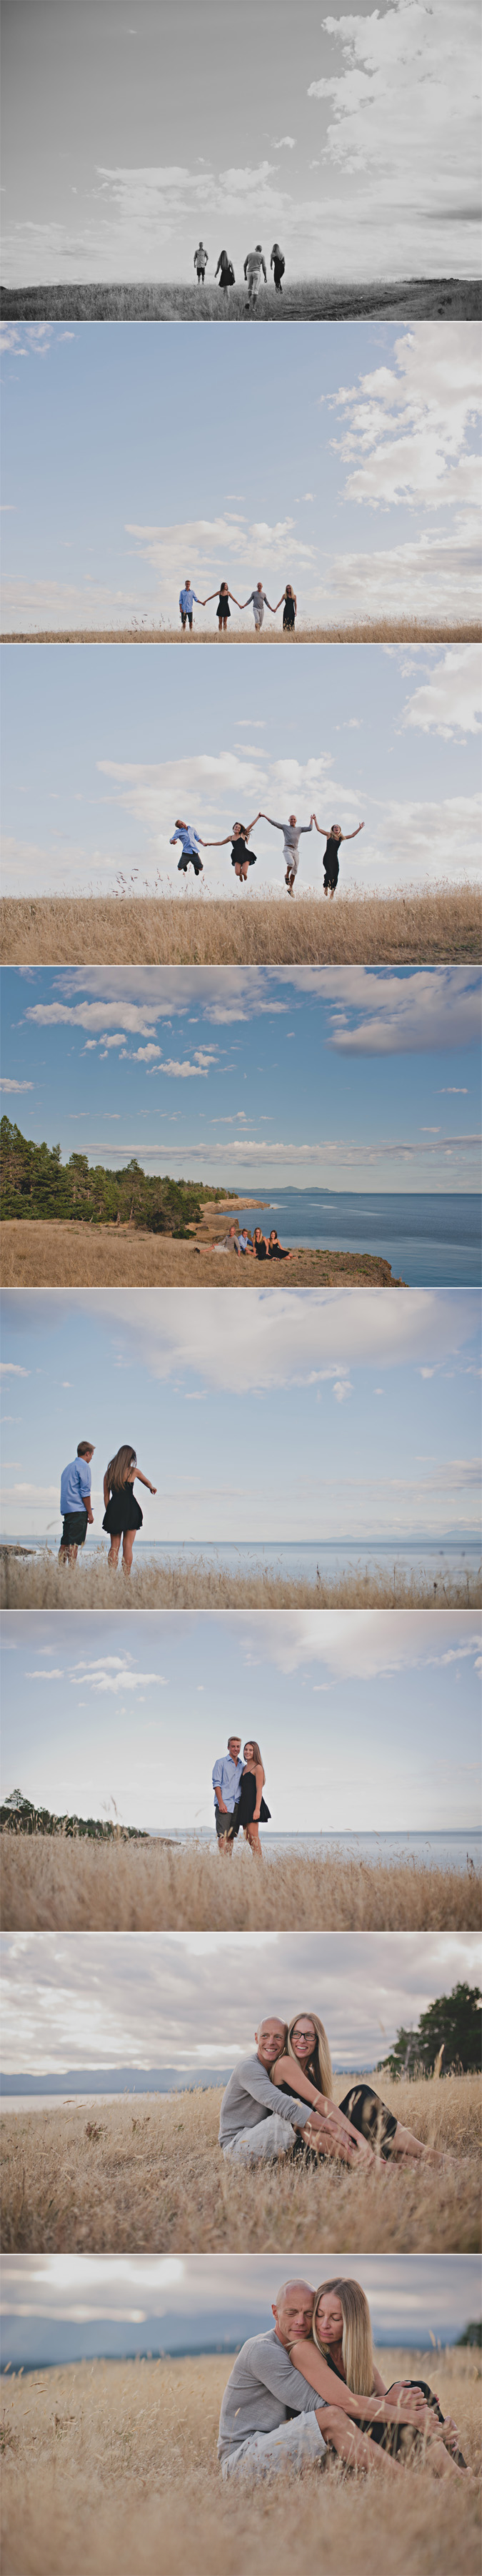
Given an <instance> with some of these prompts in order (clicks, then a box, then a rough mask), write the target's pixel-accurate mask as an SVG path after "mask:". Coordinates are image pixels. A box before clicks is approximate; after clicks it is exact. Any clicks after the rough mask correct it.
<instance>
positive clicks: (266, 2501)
mask: <svg viewBox="0 0 482 2576" xmlns="http://www.w3.org/2000/svg"><path fill="white" fill-rule="evenodd" d="M313 2262H314V2274H313V2277H314V2278H316V2272H317V2257H312V2263H313ZM376 2358H377V2361H378V2365H379V2368H380V2370H381V2372H382V2376H383V2379H384V2381H385V2383H386V2385H390V2384H391V2383H392V2381H393V2380H395V2379H398V2378H401V2377H402V2376H406V2377H409V2378H415V2377H416V2374H417V2370H418V2371H419V2372H420V2376H421V2377H422V2378H423V2379H429V2381H430V2382H431V2385H432V2387H434V2386H435V2387H436V2389H437V2391H438V2395H439V2399H440V2403H441V2405H442V2407H443V2409H444V2411H445V2412H446V2413H447V2414H451V2415H453V2417H454V2419H455V2421H456V2423H457V2427H458V2431H459V2435H460V2441H461V2445H462V2449H463V2452H464V2458H465V2459H466V2460H467V2463H468V2466H469V2468H470V2470H471V2471H472V2474H474V2472H475V2473H476V2474H477V2476H478V2477H479V2476H480V2364H479V2362H478V2359H477V2356H476V2354H474V2353H473V2352H471V2351H470V2350H468V2349H467V2348H465V2349H462V2350H461V2351H458V2350H455V2351H454V2350H453V2349H452V2350H449V2351H439V2352H437V2355H436V2358H435V2356H434V2353H433V2349H430V2350H429V2352H428V2353H427V2352H425V2353H423V2354H422V2353H420V2354H419V2353H415V2352H413V2351H409V2352H403V2351H402V2350H400V2349H396V2348H394V2349H393V2350H392V2351H387V2350H386V2349H385V2348H384V2349H383V2350H382V2351H380V2352H378V2353H377V2355H376ZM232 2359H233V2356H232V2355H227V2354H224V2355H222V2354H217V2353H207V2354H203V2353H200V2354H199V2355H196V2356H193V2355H189V2356H187V2357H185V2358H184V2357H183V2358H181V2359H180V2360H170V2359H168V2358H165V2359H162V2360H158V2361H155V2360H152V2361H151V2360H147V2359H146V2360H138V2361H124V2362H111V2361H97V2362H95V2363H92V2362H90V2361H84V2362H80V2363H77V2364H73V2363H72V2364H71V2365H70V2367H64V2368H59V2369H50V2370H45V2371H36V2372H32V2373H29V2374H28V2375H27V2376H26V2377H21V2376H20V2374H17V2375H16V2377H15V2378H13V2379H10V2378H8V2379H7V2380H4V2383H3V2397H4V2415H3V2434H2V2444H3V2450H4V2461H3V2473H2V2488H3V2576H85V2570H86V2568H88V2570H89V2576H112V2571H113V2570H114V2569H115V2571H116V2576H133V2570H134V2569H135V2576H178V2570H179V2568H180V2567H181V2568H184V2567H186V2568H189V2567H190V2565H191V2562H192V2557H193V2551H194V2554H195V2564H196V2571H197V2576H246V2569H247V2568H248V2569H249V2571H250V2576H293V2568H294V2567H296V2571H297V2576H312V2569H313V2567H317V2566H318V2563H319V2557H320V2539H322V2564H323V2570H324V2576H340V2570H341V2569H345V2568H346V2569H349V2568H351V2567H358V2566H362V2567H366V2568H369V2569H370V2576H407V2571H408V2570H410V2576H454V2569H455V2568H456V2567H458V2566H460V2567H461V2568H462V2567H463V2570H464V2576H479V2561H480V2527H479V2498H478V2495H477V2490H476V2489H475V2488H474V2487H473V2486H472V2483H471V2485H470V2487H469V2486H468V2485H467V2486H465V2484H464V2485H463V2484H462V2482H461V2480H460V2479H458V2478H457V2479H455V2478H454V2479H448V2478H447V2479H444V2480H443V2481H442V2482H441V2483H440V2484H438V2483H437V2482H436V2480H435V2478H434V2477H433V2475H432V2474H431V2472H430V2469H429V2468H428V2467H427V2466H426V2465H422V2461H421V2459H419V2460H417V2459H412V2460H410V2459H409V2460H408V2461H407V2464H406V2465H405V2466H403V2468H401V2470H400V2489H399V2492H398V2494H397V2497H396V2510H395V2509H394V2503H395V2500H394V2494H393V2480H392V2479H390V2480H388V2479H387V2481H386V2484H385V2481H384V2479H382V2477H381V2476H380V2477H379V2476H376V2475H375V2477H374V2479H373V2481H372V2480H367V2479H364V2478H356V2477H355V2476H354V2475H353V2473H351V2472H348V2473H346V2474H345V2475H343V2473H342V2472H341V2471H340V2469H339V2467H338V2465H337V2464H336V2463H335V2461H334V2459H333V2460H331V2461H329V2463H328V2464H327V2465H326V2466H324V2468H323V2470H322V2471H321V2472H320V2471H319V2470H317V2469H315V2468H309V2467H307V2468H305V2470H304V2471H303V2473H302V2477H301V2480H300V2479H299V2478H296V2477H294V2476H293V2475H290V2474H289V2473H288V2474H285V2475H284V2476H283V2477H282V2478H280V2480H279V2481H275V2482H271V2481H269V2482H268V2483H266V2484H264V2483H263V2484H261V2485H256V2486H253V2487H251V2486H248V2487H246V2486H243V2487H240V2488H236V2487H233V2486H228V2485H227V2484H226V2485H225V2484H224V2482H223V2481H222V2480H221V2478H220V2473H219V2467H218V2463H217V2457H216V2440H217V2428H218V2420H219V2410H220V2405H221V2398H222V2395H223V2391H224V2388H225V2386H226V2380H227V2379H228V2377H229V2373H230V2370H231V2368H232ZM320 2475H322V2478H323V2484H322V2487H320Z"/></svg>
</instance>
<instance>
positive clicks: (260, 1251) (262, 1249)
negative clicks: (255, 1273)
mask: <svg viewBox="0 0 482 2576" xmlns="http://www.w3.org/2000/svg"><path fill="white" fill-rule="evenodd" d="M254 1250H255V1253H256V1260H257V1261H267V1259H268V1254H267V1250H266V1244H265V1240H264V1234H262V1236H261V1242H260V1243H255V1245H254Z"/></svg>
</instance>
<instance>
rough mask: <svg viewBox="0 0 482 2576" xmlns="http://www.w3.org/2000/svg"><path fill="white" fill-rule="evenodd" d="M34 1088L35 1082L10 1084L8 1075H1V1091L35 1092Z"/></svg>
mask: <svg viewBox="0 0 482 2576" xmlns="http://www.w3.org/2000/svg"><path fill="white" fill-rule="evenodd" d="M33 1088H34V1086H33V1082H10V1081H9V1079H8V1075H7V1074H6V1073H2V1074H1V1075H0V1091H33Z"/></svg>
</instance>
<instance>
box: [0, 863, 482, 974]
mask: <svg viewBox="0 0 482 2576" xmlns="http://www.w3.org/2000/svg"><path fill="white" fill-rule="evenodd" d="M481 935H482V896H481V889H480V886H478V885H472V884H471V883H469V882H468V881H465V882H462V883H460V882H459V883H458V884H457V885H450V884H449V883H448V882H443V883H441V884H434V885H430V886H426V887H418V886H409V885H405V886H404V887H401V886H398V887H396V888H394V890H393V893H391V894H370V893H364V892H361V891H360V890H359V889H355V891H354V893H353V894H347V893H343V891H341V893H338V894H337V895H336V897H335V900H334V902H333V903H330V902H327V901H326V899H325V897H324V895H323V894H322V893H314V892H313V891H312V890H311V889H310V890H309V891H308V892H307V893H303V891H302V890H301V889H300V888H298V890H297V892H296V896H295V899H294V902H292V901H291V900H290V897H289V896H288V895H287V894H286V893H285V891H284V889H283V891H282V892H280V893H279V894H277V893H271V894H266V895H255V894H254V893H252V891H251V889H250V886H249V880H248V884H247V885H245V886H244V887H243V888H242V890H241V889H239V892H237V893H236V895H235V894H234V893H233V894H231V895H230V896H229V897H220V898H218V897H217V896H215V895H210V894H209V893H208V890H207V886H205V885H204V883H203V884H202V885H201V886H200V885H199V883H197V884H196V885H191V884H190V882H189V879H188V878H186V880H185V883H184V884H183V892H182V895H180V896H175V895H171V894H170V893H167V894H164V893H160V894H156V895H145V896H143V895H136V896H133V895H132V894H130V893H129V890H127V892H126V893H124V894H122V893H118V894H117V895H96V894H94V893H93V892H91V891H90V890H88V891H87V892H86V893H85V894H84V895H79V894H75V895H68V894H56V895H35V896H31V895H24V896H22V895H5V896H4V897H3V899H2V902H1V904H0V940H1V958H2V963H3V965H4V966H41V965H48V966H75V965H77V966H88V965H98V966H137V965H146V966H181V965H182V966H206V965H207V966H215V965H221V966H244V965H257V966H260V965H270V966H281V965H284V966H318V965H330V966H357V965H391V966H397V965H400V966H403V965H421V964H423V965H434V964H437V963H439V964H440V963H446V962H447V961H448V962H449V963H451V964H455V965H462V964H465V963H467V961H469V960H470V959H472V958H477V959H479V957H480V948H481Z"/></svg>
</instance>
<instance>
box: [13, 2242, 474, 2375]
mask: <svg viewBox="0 0 482 2576" xmlns="http://www.w3.org/2000/svg"><path fill="white" fill-rule="evenodd" d="M304 2260H305V2262H306V2272H307V2277H308V2280H309V2281H310V2282H311V2283H312V2284H313V2289H318V2285H319V2283H320V2281H323V2280H325V2281H326V2280H327V2279H328V2278H329V2277H330V2273H331V2272H332V2265H331V2259H330V2256H329V2255H327V2254H319V2255H317V2254H316V2252H315V2253H314V2254H313V2256H312V2258H311V2260H309V2259H308V2257H306V2258H304ZM295 2269H296V2265H295V2263H294V2262H293V2272H292V2277H293V2278H294V2274H295ZM333 2269H334V2270H335V2271H336V2272H337V2273H340V2272H343V2273H347V2274H349V2276H350V2277H351V2278H352V2277H353V2275H354V2273H355V2275H356V2279H357V2280H358V2281H360V2282H361V2285H362V2289H364V2290H365V2291H366V2294H367V2298H369V2300H370V2309H371V2316H372V2323H373V2326H374V2330H375V2335H376V2336H378V2337H380V2338H381V2340H382V2342H384V2343H390V2340H392V2341H393V2340H396V2341H397V2342H399V2343H405V2342H407V2343H408V2344H415V2345H417V2344H418V2345H419V2346H420V2345H422V2347H425V2348H426V2349H427V2351H428V2352H430V2338H431V2337H432V2354H433V2338H435V2339H438V2337H439V2336H440V2337H441V2339H442V2341H445V2339H446V2338H448V2340H450V2341H452V2339H454V2338H455V2337H456V2335H458V2334H460V2333H461V2332H462V2330H463V2327H464V2326H465V2325H466V2324H467V2322H468V2319H469V2318H471V2317H477V2316H478V2315H479V2311H480V2278H479V2262H478V2256H477V2255H476V2254H417V2255H414V2254H391V2255H390V2254H388V2255H387V2254H369V2255H366V2254H363V2255H360V2256H358V2255H357V2257H356V2261H355V2258H354V2256H353V2255H352V2254H351V2255H350V2254H336V2255H334V2256H333ZM2 2270H3V2302H2V2304H3V2311H4V2337H5V2358H7V2352H8V2351H10V2349H12V2350H14V2353H15V2366H16V2368H17V2369H18V2368H19V2364H20V2362H21V2361H22V2360H23V2359H28V2358H29V2357H30V2353H31V2352H32V2357H34V2358H35V2359H37V2358H38V2355H39V2351H41V2352H42V2353H45V2352H47V2354H48V2357H49V2358H50V2359H51V2360H52V2361H53V2360H54V2359H56V2358H57V2357H58V2358H59V2359H61V2358H63V2357H64V2344H63V2343H62V2344H60V2343H59V2341H57V2337H59V2336H60V2335H61V2334H62V2328H63V2329H64V2333H65V2327H66V2326H67V2324H68V2322H69V2321H70V2323H71V2327H72V2329H73V2331H72V2337H71V2343H72V2353H71V2352H70V2348H69V2355H68V2357H69V2358H70V2357H72V2358H73V2357H74V2356H75V2353H76V2351H77V2350H78V2349H79V2345H81V2349H82V2352H84V2351H85V2350H87V2352H88V2351H89V2350H91V2351H99V2350H102V2351H103V2352H105V2351H106V2350H107V2351H109V2335H108V2334H107V2337H106V2338H105V2339H104V2334H102V2338H100V2337H99V2330H98V2328H99V2322H100V2323H102V2321H103V2320H104V2319H106V2320H107V2321H108V2322H112V2324H113V2325H114V2326H115V2324H116V2323H119V2324H120V2323H121V2322H122V2321H124V2322H125V2325H126V2329H127V2334H128V2329H129V2328H130V2336H129V2337H128V2348H129V2351H133V2350H134V2351H135V2350H136V2346H137V2345H138V2344H139V2343H140V2344H141V2345H142V2336H141V2335H138V2334H137V2333H135V2337H134V2341H133V2332H132V2330H133V2329H134V2330H135V2329H136V2328H137V2327H139V2326H142V2325H143V2323H144V2321H145V2320H147V2318H149V2319H152V2318H153V2317H156V2318H159V2323H160V2325H161V2323H162V2319H163V2318H165V2317H166V2316H167V2315H169V2317H170V2318H171V2320H172V2319H173V2318H174V2317H176V2319H177V2320H178V2321H179V2340H181V2341H183V2342H187V2343H189V2340H190V2335H191V2333H192V2338H193V2342H194V2343H197V2344H199V2342H200V2340H201V2338H202V2336H203V2335H204V2334H205V2335H206V2339H207V2341H208V2342H209V2341H211V2342H212V2341H216V2340H217V2338H218V2334H219V2332H220V2331H221V2333H224V2334H225V2335H226V2336H229V2333H230V2330H232V2320H233V2318H234V2319H235V2320H236V2324H235V2336H236V2340H238V2339H239V2341H241V2338H243V2339H245V2338H246V2336H247V2335H249V2334H256V2333H258V2334H261V2333H263V2332H266V2330H267V2328H268V2326H270V2325H271V2323H272V2318H271V2306H272V2301H273V2300H274V2299H276V2294H277V2290H278V2289H279V2275H280V2263H279V2255H278V2254H256V2255H255V2254H213V2255H206V2254H178V2255H172V2254H168V2255H162V2254H157V2255H152V2254H63V2255H62V2259H61V2261H59V2256H58V2254H7V2255H5V2256H4V2260H3V2266H2ZM238 2321H239V2322H238ZM33 2324H35V2327H36V2329H37V2335H38V2334H39V2333H40V2341H37V2342H36V2346H35V2350H34V2351H33V2349H32V2344H31V2340H30V2335H31V2330H32V2326H33ZM42 2325H43V2340H42ZM76 2326H77V2328H78V2329H79V2328H80V2330H81V2332H80V2334H79V2342H78V2343H77V2342H76V2337H75V2327H76ZM13 2327H14V2329H15V2341H14V2343H12V2342H11V2333H12V2328H13ZM86 2328H87V2332H86V2331H85V2329H86ZM89 2328H90V2334H89ZM183 2329H184V2331H183ZM162 2340H163V2337H162V2332H161V2333H160V2335H159V2341H160V2342H161V2343H162ZM116 2349H118V2346H116ZM432 2368H433V2360H432Z"/></svg>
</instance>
